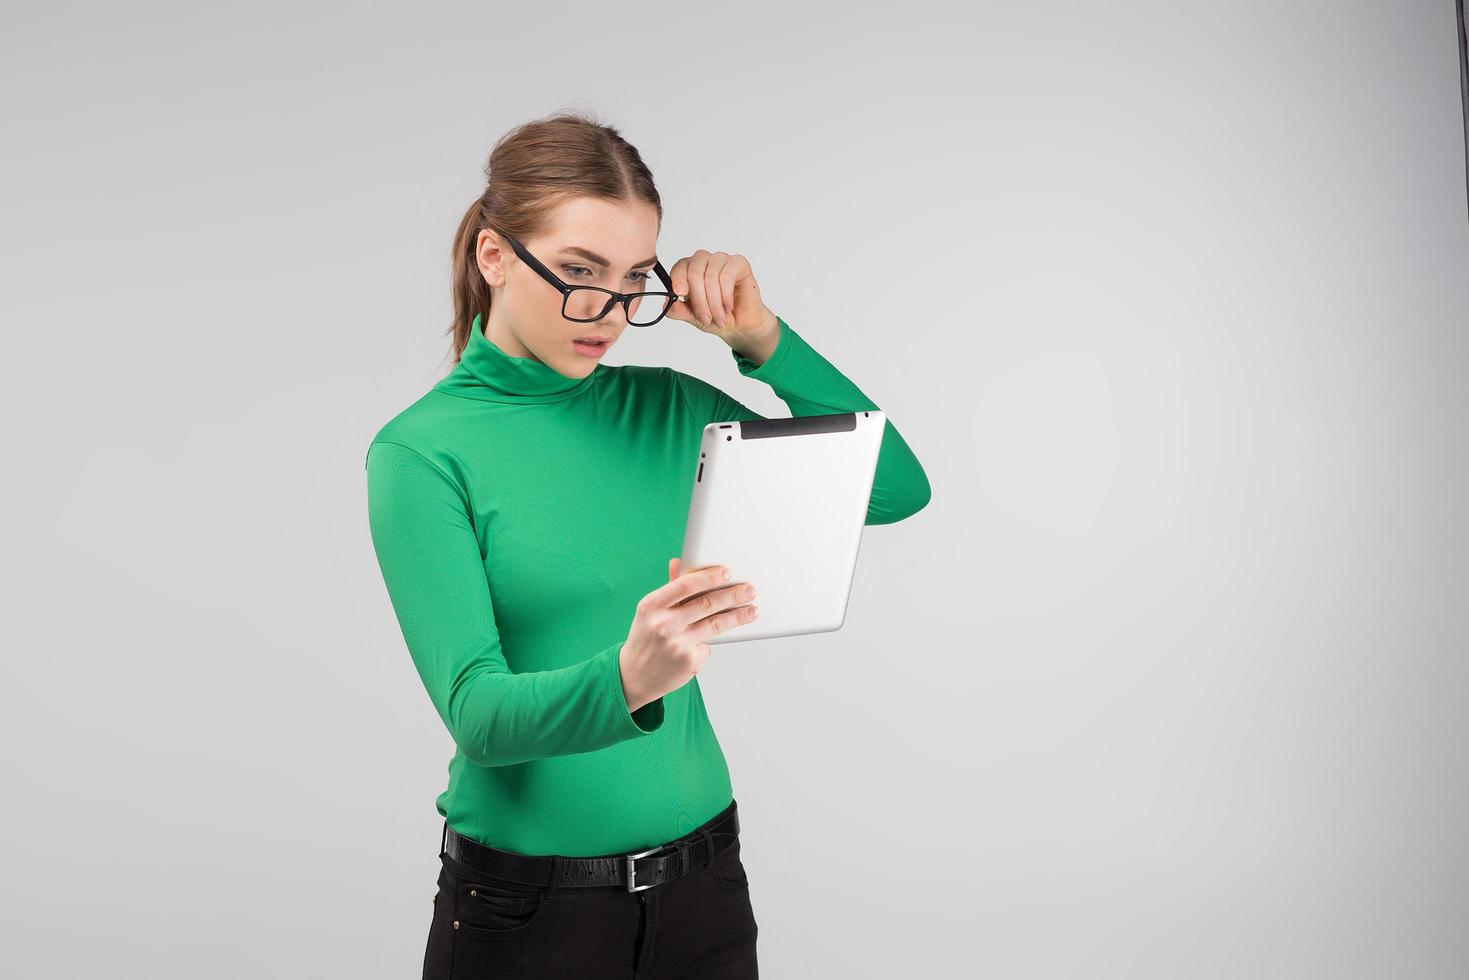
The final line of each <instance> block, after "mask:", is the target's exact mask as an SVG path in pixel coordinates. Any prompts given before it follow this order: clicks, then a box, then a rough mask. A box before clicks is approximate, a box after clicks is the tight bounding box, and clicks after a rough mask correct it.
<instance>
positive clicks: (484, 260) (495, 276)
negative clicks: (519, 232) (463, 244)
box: [474, 228, 511, 288]
mask: <svg viewBox="0 0 1469 980" xmlns="http://www.w3.org/2000/svg"><path fill="white" fill-rule="evenodd" d="M510 255H511V252H510V250H509V249H508V248H505V247H504V242H502V241H501V240H500V236H499V235H497V234H495V233H494V232H493V231H491V230H490V229H488V228H483V229H481V230H480V233H479V240H478V241H477V242H476V243H475V249H474V257H475V262H476V264H478V265H479V274H480V275H482V276H484V277H485V282H487V283H489V284H490V285H491V286H495V287H497V288H498V287H501V286H504V285H505V266H506V263H507V261H508V260H509V258H510Z"/></svg>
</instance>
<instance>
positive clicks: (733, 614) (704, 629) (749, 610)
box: [689, 606, 760, 643]
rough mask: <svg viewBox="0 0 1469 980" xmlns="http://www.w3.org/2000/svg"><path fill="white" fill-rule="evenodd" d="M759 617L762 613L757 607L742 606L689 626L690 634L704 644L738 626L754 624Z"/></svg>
mask: <svg viewBox="0 0 1469 980" xmlns="http://www.w3.org/2000/svg"><path fill="white" fill-rule="evenodd" d="M759 615H760V611H759V609H758V608H757V607H755V606H741V607H740V608H738V609H730V610H727V611H725V612H721V613H715V614H714V615H713V616H709V617H706V618H704V619H701V620H699V621H698V622H696V623H693V624H691V625H690V626H689V632H690V633H691V634H692V635H693V639H695V640H698V641H699V642H700V643H703V642H705V641H706V640H708V639H709V638H710V637H711V636H716V635H718V634H720V633H728V632H729V631H730V630H732V629H734V628H735V627H736V626H743V625H745V624H746V623H752V622H754V621H755V618H756V617H757V616H759Z"/></svg>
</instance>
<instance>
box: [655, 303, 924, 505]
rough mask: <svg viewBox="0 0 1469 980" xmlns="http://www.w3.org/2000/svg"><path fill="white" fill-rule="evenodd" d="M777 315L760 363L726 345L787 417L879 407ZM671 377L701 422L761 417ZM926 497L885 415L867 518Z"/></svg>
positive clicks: (703, 385)
mask: <svg viewBox="0 0 1469 980" xmlns="http://www.w3.org/2000/svg"><path fill="white" fill-rule="evenodd" d="M776 320H777V322H778V323H779V326H780V336H779V338H778V339H777V341H776V345H775V350H774V351H772V352H771V354H770V357H769V358H767V359H766V360H765V362H764V363H763V364H758V365H757V364H756V363H755V362H754V361H752V360H750V359H749V358H747V357H744V356H743V355H741V354H740V353H739V352H738V351H736V350H733V349H731V350H730V354H731V355H732V356H733V357H734V362H735V366H736V367H737V368H738V369H739V372H740V373H741V374H743V375H744V376H745V377H747V378H754V379H755V380H756V381H764V382H765V383H766V384H768V385H770V387H771V388H772V389H774V391H775V393H776V394H777V395H778V396H780V399H781V400H782V401H783V402H785V403H786V405H787V406H788V407H789V408H790V410H791V416H792V417H796V416H802V415H835V414H837V413H838V412H862V411H871V410H873V409H877V408H878V406H877V403H876V402H874V401H873V400H872V399H870V398H868V397H867V396H866V395H864V394H863V393H862V390H861V389H860V388H858V387H857V386H856V385H855V384H853V383H852V382H851V381H850V380H849V379H848V378H847V376H846V375H844V374H842V372H840V371H838V370H837V369H836V368H835V367H833V366H832V364H831V362H830V361H828V360H827V359H826V358H824V357H822V356H821V355H820V354H819V353H817V352H816V351H815V350H814V349H813V348H812V347H811V345H810V344H808V343H806V341H805V339H804V338H803V337H802V336H801V335H800V334H798V333H796V331H795V330H794V329H792V328H791V325H790V324H788V323H786V322H785V320H783V319H781V318H780V317H776ZM674 378H675V380H676V381H678V382H679V383H680V388H681V390H682V391H683V393H684V398H685V403H686V404H687V405H688V406H689V410H690V411H691V412H693V413H694V415H695V418H696V420H697V421H698V422H699V424H700V425H701V426H703V425H707V424H708V423H710V422H729V421H745V420H747V419H760V418H764V417H765V416H763V415H761V414H759V413H758V412H756V411H754V410H752V409H750V408H748V407H746V406H745V405H744V404H742V403H741V402H739V401H737V400H736V399H734V398H732V397H730V396H729V395H728V394H726V393H725V392H724V391H722V390H721V389H719V388H717V387H715V386H714V385H711V384H709V383H707V382H705V381H704V380H702V379H700V378H696V377H694V376H693V375H688V374H682V373H679V372H675V373H674ZM879 410H880V409H879ZM931 496H932V490H931V488H930V487H929V483H928V475H927V474H926V473H924V471H923V466H922V464H920V463H919V462H918V457H917V456H915V455H914V454H913V450H912V449H910V448H908V443H907V442H906V441H904V439H903V436H902V435H901V434H900V433H899V432H898V430H897V428H896V427H895V426H894V425H893V420H892V419H891V418H889V419H888V420H887V423H886V425H884V426H883V434H882V447H881V449H880V450H879V452H878V456H877V471H876V472H875V473H874V474H873V477H872V496H871V497H870V498H869V499H868V503H867V520H866V523H867V524H892V523H895V522H897V521H901V520H903V519H904V518H906V517H911V516H913V515H914V514H916V513H917V512H918V511H920V510H922V509H923V508H924V507H925V506H926V505H927V504H928V502H929V499H930V498H931Z"/></svg>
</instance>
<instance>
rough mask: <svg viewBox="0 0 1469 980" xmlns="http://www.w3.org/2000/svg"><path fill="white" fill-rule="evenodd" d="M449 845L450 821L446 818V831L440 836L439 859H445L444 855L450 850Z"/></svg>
mask: <svg viewBox="0 0 1469 980" xmlns="http://www.w3.org/2000/svg"><path fill="white" fill-rule="evenodd" d="M448 843H449V821H448V819H447V818H446V819H445V820H444V830H443V832H442V833H441V834H439V857H443V856H444V854H445V852H447V851H448V850H449V848H448Z"/></svg>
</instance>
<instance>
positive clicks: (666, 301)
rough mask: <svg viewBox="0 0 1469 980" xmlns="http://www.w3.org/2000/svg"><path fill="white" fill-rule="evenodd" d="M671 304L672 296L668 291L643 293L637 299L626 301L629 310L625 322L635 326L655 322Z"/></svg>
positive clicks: (644, 325) (643, 325)
mask: <svg viewBox="0 0 1469 980" xmlns="http://www.w3.org/2000/svg"><path fill="white" fill-rule="evenodd" d="M672 305H673V297H672V296H671V295H669V294H668V293H644V294H643V295H641V296H639V297H638V298H637V299H630V300H628V301H627V307H628V309H629V310H630V311H631V312H630V314H629V315H628V318H627V322H628V323H630V324H632V325H633V326H635V327H646V326H648V325H650V324H654V323H657V322H658V321H659V320H660V319H662V317H663V314H664V313H667V312H668V308H669V307H670V306H672Z"/></svg>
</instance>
